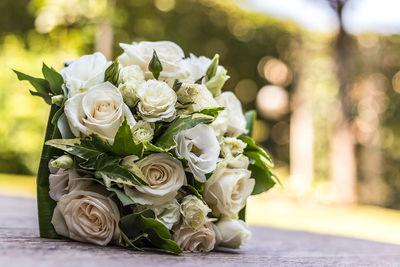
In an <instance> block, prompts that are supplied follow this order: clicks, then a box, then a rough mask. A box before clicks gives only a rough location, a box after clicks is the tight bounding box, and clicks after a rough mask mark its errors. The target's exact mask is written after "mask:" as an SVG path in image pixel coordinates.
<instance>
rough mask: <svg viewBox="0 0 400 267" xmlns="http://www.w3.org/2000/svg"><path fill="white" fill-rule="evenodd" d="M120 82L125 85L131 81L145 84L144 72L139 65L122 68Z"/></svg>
mask: <svg viewBox="0 0 400 267" xmlns="http://www.w3.org/2000/svg"><path fill="white" fill-rule="evenodd" d="M119 80H120V82H121V83H125V82H127V81H131V80H135V81H138V82H144V72H143V71H142V69H141V68H140V67H139V66H137V65H130V66H126V67H122V68H121V69H120V70H119Z"/></svg>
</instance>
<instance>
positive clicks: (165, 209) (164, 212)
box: [146, 199, 181, 230]
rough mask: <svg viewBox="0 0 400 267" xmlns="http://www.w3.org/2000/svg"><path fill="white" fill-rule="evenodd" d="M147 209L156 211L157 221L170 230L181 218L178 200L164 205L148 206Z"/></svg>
mask: <svg viewBox="0 0 400 267" xmlns="http://www.w3.org/2000/svg"><path fill="white" fill-rule="evenodd" d="M146 207H147V208H149V209H151V210H152V211H154V215H155V216H156V217H155V219H156V220H157V221H159V222H161V223H162V224H164V225H165V227H167V228H168V229H169V230H171V229H172V227H173V226H174V225H175V224H177V223H178V222H179V220H180V218H181V213H180V212H179V209H180V206H179V203H178V201H177V200H176V199H173V200H171V201H169V202H167V203H165V204H162V205H156V206H154V205H148V206H146Z"/></svg>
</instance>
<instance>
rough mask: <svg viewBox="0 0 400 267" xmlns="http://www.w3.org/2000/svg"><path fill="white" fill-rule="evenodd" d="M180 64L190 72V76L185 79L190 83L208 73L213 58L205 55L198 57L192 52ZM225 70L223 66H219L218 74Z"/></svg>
mask: <svg viewBox="0 0 400 267" xmlns="http://www.w3.org/2000/svg"><path fill="white" fill-rule="evenodd" d="M180 64H181V66H182V68H184V69H186V70H187V71H188V72H189V77H188V78H186V80H184V81H185V82H188V83H194V82H195V81H197V80H198V79H200V78H201V77H203V76H204V75H206V72H207V69H208V67H209V66H210V64H211V59H209V58H208V57H204V56H200V57H197V56H195V55H193V54H190V56H189V57H188V58H185V59H184V60H182V61H181V63H180ZM223 71H226V70H225V68H224V67H222V66H218V67H217V73H216V75H218V74H219V73H221V72H223Z"/></svg>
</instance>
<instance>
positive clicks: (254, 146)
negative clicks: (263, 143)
mask: <svg viewBox="0 0 400 267" xmlns="http://www.w3.org/2000/svg"><path fill="white" fill-rule="evenodd" d="M239 139H240V140H242V141H243V142H245V143H246V144H247V146H246V148H245V153H246V152H249V151H255V152H257V153H259V154H260V155H261V156H262V157H264V158H265V160H266V162H267V164H268V165H269V166H270V167H273V166H274V163H273V162H272V159H271V157H270V156H269V155H268V154H267V152H265V150H264V149H262V148H261V147H259V146H258V145H257V144H256V143H255V142H254V140H253V138H251V137H249V136H240V137H239Z"/></svg>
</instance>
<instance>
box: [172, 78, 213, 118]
mask: <svg viewBox="0 0 400 267" xmlns="http://www.w3.org/2000/svg"><path fill="white" fill-rule="evenodd" d="M177 96H178V99H179V101H180V102H181V103H182V104H185V103H192V104H191V105H190V107H189V110H190V111H199V110H202V109H205V108H215V107H219V105H218V104H217V102H216V101H215V100H214V98H213V96H212V94H211V92H210V91H209V90H208V89H207V87H206V86H205V85H203V84H195V83H193V84H191V83H183V84H182V86H181V88H179V90H178V92H177Z"/></svg>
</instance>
